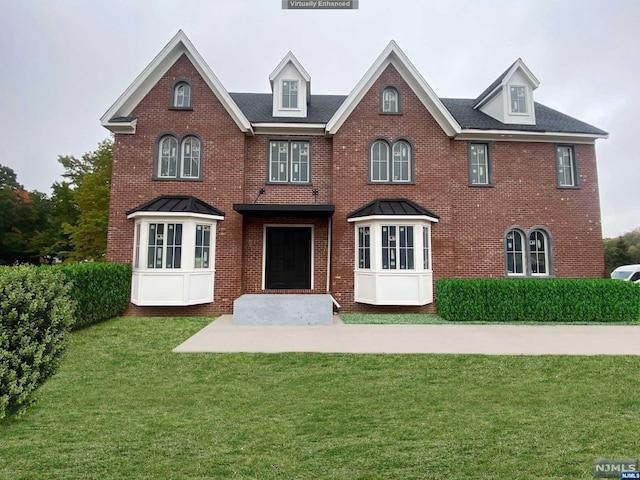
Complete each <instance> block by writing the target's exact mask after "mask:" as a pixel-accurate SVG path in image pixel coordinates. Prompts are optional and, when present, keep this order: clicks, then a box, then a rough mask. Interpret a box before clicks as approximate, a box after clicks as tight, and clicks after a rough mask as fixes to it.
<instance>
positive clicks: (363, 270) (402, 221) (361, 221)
mask: <svg viewBox="0 0 640 480" xmlns="http://www.w3.org/2000/svg"><path fill="white" fill-rule="evenodd" d="M432 221H437V220H436V219H435V218H434V219H431V218H429V217H424V216H418V215H416V216H411V217H410V218H403V216H395V215H375V216H371V217H356V218H350V219H349V222H354V223H355V228H354V232H355V245H354V246H355V252H354V253H355V259H354V263H355V265H354V267H355V268H354V282H355V284H354V285H355V292H354V297H355V301H356V302H359V303H368V304H372V305H426V304H427V303H430V302H432V301H433V282H432V280H433V278H432V277H433V272H432V270H431V265H432V261H431V255H432V252H431V228H430V226H431V222H432Z"/></svg>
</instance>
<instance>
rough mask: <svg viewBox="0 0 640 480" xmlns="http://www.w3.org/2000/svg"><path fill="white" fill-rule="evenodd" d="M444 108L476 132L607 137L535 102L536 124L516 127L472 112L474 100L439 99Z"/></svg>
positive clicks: (601, 132)
mask: <svg viewBox="0 0 640 480" xmlns="http://www.w3.org/2000/svg"><path fill="white" fill-rule="evenodd" d="M440 100H442V103H444V106H445V107H447V110H449V112H451V115H453V117H454V118H455V119H456V121H457V122H458V123H459V124H460V126H461V127H462V128H473V129H478V130H517V131H522V132H561V133H586V134H590V135H607V132H605V131H604V130H600V129H599V128H596V127H594V126H592V125H589V124H588V123H585V122H582V121H580V120H577V119H575V118H573V117H570V116H569V115H565V114H564V113H560V112H558V111H557V110H553V109H552V108H549V107H545V106H544V105H542V104H540V103H537V102H535V107H534V108H535V110H536V124H535V125H516V124H505V123H501V122H499V121H498V120H496V119H495V118H493V117H490V116H489V115H487V114H485V113H483V112H481V111H480V110H474V108H473V106H474V105H475V103H476V101H475V100H474V99H463V98H441V99H440Z"/></svg>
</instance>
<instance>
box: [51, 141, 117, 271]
mask: <svg viewBox="0 0 640 480" xmlns="http://www.w3.org/2000/svg"><path fill="white" fill-rule="evenodd" d="M58 161H59V162H60V163H61V164H62V166H63V167H64V168H65V173H64V174H63V177H65V178H67V179H69V187H70V188H71V187H73V188H72V199H73V203H74V204H75V206H76V208H77V218H75V219H71V221H68V222H65V223H63V225H62V229H63V232H64V233H65V234H66V235H68V236H69V239H70V241H71V246H72V251H71V252H70V253H69V255H68V257H67V258H68V259H69V260H76V261H80V260H97V261H104V258H105V254H106V251H107V226H108V220H109V194H110V190H111V165H112V162H113V142H111V141H110V140H105V141H103V142H101V143H100V144H98V148H97V150H95V151H94V152H89V153H86V154H85V155H83V156H82V158H80V159H76V158H75V157H72V156H65V157H62V156H61V157H59V159H58ZM61 188H62V187H61ZM62 193H63V192H62V191H60V194H62ZM66 213H70V212H69V211H66Z"/></svg>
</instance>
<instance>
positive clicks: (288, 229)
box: [101, 31, 607, 315]
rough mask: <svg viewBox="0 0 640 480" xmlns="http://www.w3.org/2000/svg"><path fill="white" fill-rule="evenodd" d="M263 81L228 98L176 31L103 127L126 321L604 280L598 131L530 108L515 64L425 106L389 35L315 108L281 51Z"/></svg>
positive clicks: (380, 302)
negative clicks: (468, 90)
mask: <svg viewBox="0 0 640 480" xmlns="http://www.w3.org/2000/svg"><path fill="white" fill-rule="evenodd" d="M269 81H270V83H271V88H272V93H268V94H266V93H229V92H227V90H225V88H224V87H223V86H222V84H221V83H220V81H219V80H218V79H217V77H216V76H215V74H214V73H213V71H212V70H211V69H210V68H209V66H208V65H207V64H206V63H205V61H204V60H203V58H202V57H201V56H200V54H199V53H198V52H197V50H196V49H195V48H194V46H193V45H192V44H191V42H190V41H189V40H188V38H187V37H186V35H185V34H184V33H183V32H182V31H180V32H178V33H177V35H176V36H175V37H174V38H173V39H172V40H171V41H170V42H169V43H168V44H167V46H166V47H165V48H164V49H163V50H162V51H161V52H160V53H159V54H158V56H157V57H156V58H155V59H154V60H153V61H152V62H151V64H149V66H147V68H146V69H145V70H144V71H143V72H142V73H141V74H140V76H139V77H138V78H137V79H136V80H135V81H134V82H133V83H132V84H131V86H130V87H129V88H128V89H127V90H126V91H125V92H124V93H123V94H122V96H121V97H120V98H119V99H118V100H117V101H116V102H115V104H114V105H113V106H112V107H111V108H110V109H109V110H108V111H107V112H106V113H105V115H104V116H103V117H102V118H101V122H102V125H103V126H105V127H106V128H107V129H109V130H110V131H111V132H113V133H114V134H115V145H114V154H113V157H114V159H113V176H112V185H111V203H110V215H109V237H108V251H107V259H108V261H111V262H126V263H131V264H132V265H133V279H132V296H131V301H132V304H131V307H130V309H129V313H135V314H141V315H159V314H160V315H163V314H164V315H174V314H180V315H213V314H219V313H226V312H230V311H231V310H232V308H233V302H234V300H235V299H237V298H238V297H240V296H241V295H243V294H247V293H277V294H290V293H320V294H325V293H330V294H331V295H332V296H333V298H334V299H335V300H336V301H337V303H339V304H340V305H341V308H342V310H343V311H388V310H395V311H398V310H400V311H409V310H411V311H431V310H433V308H434V282H435V280H436V279H437V278H443V277H523V276H540V277H600V276H602V275H603V270H604V266H603V247H602V235H601V223H600V207H599V196H598V181H597V171H596V157H595V140H596V139H598V138H606V137H607V133H606V132H604V131H602V130H600V129H598V128H595V127H593V126H590V125H588V124H586V123H584V122H581V121H579V120H576V119H574V118H571V117H569V116H567V115H564V114H562V113H560V112H557V111H555V110H552V109H550V108H548V107H546V106H544V105H541V104H539V103H535V102H534V98H533V97H534V90H535V89H536V88H537V87H538V83H539V82H538V80H537V79H536V77H535V76H534V75H533V74H532V73H531V71H530V70H529V69H528V68H527V66H526V65H525V64H524V63H523V62H522V60H520V59H518V60H516V61H515V62H514V63H513V64H512V65H511V66H510V67H509V68H508V69H507V70H506V71H505V72H504V73H503V74H502V75H500V76H499V77H498V78H497V79H496V80H495V82H493V84H491V85H490V86H489V87H488V88H487V89H486V90H485V91H484V92H482V93H481V94H480V95H479V96H478V98H475V99H446V98H439V97H437V96H436V94H435V92H434V91H433V90H432V89H431V88H430V87H429V85H428V84H427V83H426V81H425V80H424V79H423V78H422V76H421V75H420V73H419V72H418V71H417V70H416V69H415V67H414V66H413V65H412V64H411V62H410V61H409V59H408V58H407V57H406V56H405V55H404V53H403V52H402V51H401V50H400V48H399V47H398V46H397V45H396V44H395V43H394V42H393V41H392V42H391V43H390V44H389V45H388V46H387V47H386V48H385V50H384V51H383V52H382V53H381V54H380V56H379V57H378V58H377V59H376V60H375V62H374V63H373V65H372V66H371V67H370V69H369V70H368V71H367V72H366V73H365V75H364V76H363V77H362V78H361V79H360V81H359V82H358V83H357V85H356V86H355V87H354V89H353V90H352V92H351V93H350V94H349V95H346V96H344V95H315V94H312V92H311V77H310V75H309V73H307V71H306V70H305V69H304V68H303V66H302V65H301V64H300V62H299V61H298V60H297V59H296V57H295V56H294V55H293V54H291V53H289V54H287V55H286V56H285V58H284V59H283V60H282V62H280V64H279V65H277V67H276V68H275V70H274V71H273V72H272V73H271V75H270V76H269Z"/></svg>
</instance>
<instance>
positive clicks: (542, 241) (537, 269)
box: [529, 230, 549, 275]
mask: <svg viewBox="0 0 640 480" xmlns="http://www.w3.org/2000/svg"><path fill="white" fill-rule="evenodd" d="M547 245H548V242H547V236H546V234H545V233H544V232H543V231H542V230H533V231H532V232H531V233H530V234H529V261H530V264H531V275H548V274H549V270H548V269H549V267H548V265H549V260H548V258H549V257H548V246H547Z"/></svg>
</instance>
